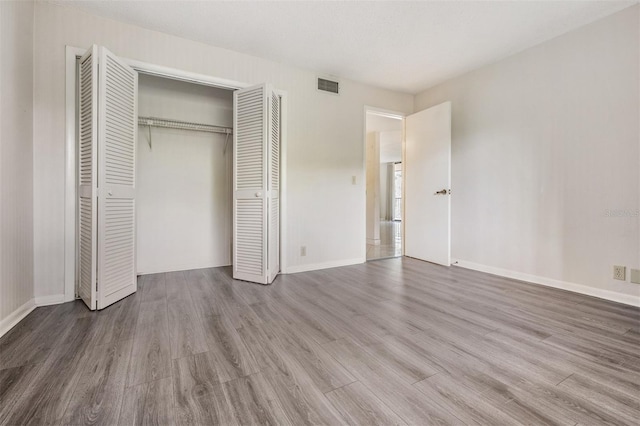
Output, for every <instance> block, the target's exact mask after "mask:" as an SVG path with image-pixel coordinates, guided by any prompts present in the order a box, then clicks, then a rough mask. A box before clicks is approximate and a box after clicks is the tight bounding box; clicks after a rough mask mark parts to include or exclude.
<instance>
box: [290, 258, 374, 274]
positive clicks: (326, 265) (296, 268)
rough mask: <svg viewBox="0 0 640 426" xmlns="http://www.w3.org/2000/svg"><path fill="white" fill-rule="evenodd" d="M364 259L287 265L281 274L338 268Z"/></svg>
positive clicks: (356, 263) (355, 263)
mask: <svg viewBox="0 0 640 426" xmlns="http://www.w3.org/2000/svg"><path fill="white" fill-rule="evenodd" d="M365 262H366V259H364V258H357V259H347V260H334V261H332V262H323V263H313V264H307V265H296V266H289V267H288V268H287V269H286V270H283V271H282V273H283V274H297V273H299V272H309V271H317V270H319V269H329V268H338V267H340V266H349V265H358V264H360V263H365Z"/></svg>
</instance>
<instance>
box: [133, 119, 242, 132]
mask: <svg viewBox="0 0 640 426" xmlns="http://www.w3.org/2000/svg"><path fill="white" fill-rule="evenodd" d="M138 125H140V126H149V127H151V126H154V127H165V128H170V129H181V130H195V131H197V132H209V133H223V134H226V135H230V134H232V133H233V128H232V127H223V126H214V125H211V124H202V123H191V122H188V121H180V120H169V119H166V118H158V117H140V116H139V117H138Z"/></svg>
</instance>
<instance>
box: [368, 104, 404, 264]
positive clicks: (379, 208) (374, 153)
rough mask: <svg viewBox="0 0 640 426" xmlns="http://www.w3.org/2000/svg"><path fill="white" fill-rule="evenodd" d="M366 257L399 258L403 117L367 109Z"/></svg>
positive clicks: (400, 244) (400, 243) (401, 225)
mask: <svg viewBox="0 0 640 426" xmlns="http://www.w3.org/2000/svg"><path fill="white" fill-rule="evenodd" d="M365 117H366V119H365V120H366V124H365V126H366V198H367V202H366V247H367V249H366V258H367V261H370V260H377V259H386V258H390V257H399V256H402V247H403V223H402V217H403V204H404V201H403V191H404V188H403V186H404V185H403V172H402V157H403V152H402V149H403V148H402V140H403V117H402V116H400V115H396V114H389V113H384V112H378V111H372V110H367V111H366V114H365Z"/></svg>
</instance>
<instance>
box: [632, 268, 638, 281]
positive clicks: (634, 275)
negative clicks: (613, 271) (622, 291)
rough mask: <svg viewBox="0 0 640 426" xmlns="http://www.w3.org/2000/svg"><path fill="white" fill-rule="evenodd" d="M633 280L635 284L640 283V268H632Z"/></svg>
mask: <svg viewBox="0 0 640 426" xmlns="http://www.w3.org/2000/svg"><path fill="white" fill-rule="evenodd" d="M631 282H632V283H634V284H640V269H632V270H631Z"/></svg>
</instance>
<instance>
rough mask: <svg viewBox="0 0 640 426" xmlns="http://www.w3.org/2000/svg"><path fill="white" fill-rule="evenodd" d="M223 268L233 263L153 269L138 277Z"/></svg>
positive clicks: (138, 273)
mask: <svg viewBox="0 0 640 426" xmlns="http://www.w3.org/2000/svg"><path fill="white" fill-rule="evenodd" d="M223 266H231V261H227V262H226V263H222V264H213V265H212V264H207V265H196V264H194V265H177V266H170V267H165V268H157V269H151V270H149V271H138V272H137V275H151V274H164V273H166V272H179V271H191V270H193V269H208V268H221V267H223Z"/></svg>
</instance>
